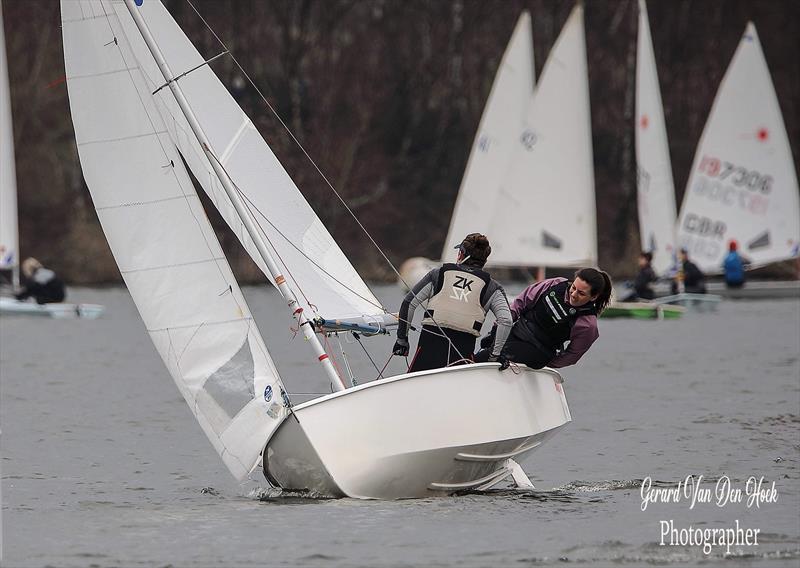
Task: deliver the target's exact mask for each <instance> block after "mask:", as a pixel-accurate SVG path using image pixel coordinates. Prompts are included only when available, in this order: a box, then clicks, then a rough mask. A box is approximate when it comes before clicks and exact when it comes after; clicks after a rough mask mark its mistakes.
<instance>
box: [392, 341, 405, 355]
mask: <svg viewBox="0 0 800 568" xmlns="http://www.w3.org/2000/svg"><path fill="white" fill-rule="evenodd" d="M392 354H393V355H400V357H407V356H408V338H407V337H398V338H397V341H395V342H394V347H393V348H392Z"/></svg>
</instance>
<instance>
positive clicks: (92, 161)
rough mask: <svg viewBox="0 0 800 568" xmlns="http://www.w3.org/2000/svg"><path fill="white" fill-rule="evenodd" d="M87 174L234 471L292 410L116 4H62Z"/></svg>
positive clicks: (178, 373)
mask: <svg viewBox="0 0 800 568" xmlns="http://www.w3.org/2000/svg"><path fill="white" fill-rule="evenodd" d="M61 11H62V24H63V36H64V61H65V67H66V74H67V87H68V91H69V100H70V108H71V111H72V119H73V123H74V126H75V138H76V141H77V145H78V153H79V156H80V161H81V166H82V168H83V174H84V177H85V179H86V183H87V185H88V187H89V190H90V192H91V195H92V199H93V201H94V205H95V208H96V209H97V215H98V217H99V219H100V223H101V224H102V226H103V230H104V231H105V234H106V237H107V239H108V242H109V245H110V246H111V250H112V253H113V254H114V258H115V259H116V261H117V264H118V266H119V269H120V272H121V273H122V276H123V278H124V279H125V283H126V285H127V287H128V290H129V291H130V293H131V296H132V297H133V300H134V302H135V303H136V306H137V308H138V310H139V313H140V315H141V317H142V320H143V321H144V324H145V326H146V328H147V332H148V333H149V334H150V337H151V339H152V341H153V343H154V344H155V346H156V349H157V350H158V352H159V354H160V355H161V357H162V359H163V360H164V363H165V364H166V366H167V368H168V369H169V371H170V373H171V375H172V377H173V378H174V379H175V383H176V384H177V385H178V388H179V389H180V391H181V394H182V395H183V396H184V398H185V399H186V401H187V403H188V404H189V406H190V407H191V409H192V412H193V413H194V414H195V416H196V417H197V420H198V422H199V423H200V425H201V426H202V427H203V430H204V431H205V433H206V435H207V436H208V438H209V439H210V440H211V442H212V444H213V445H214V447H215V448H216V450H217V452H218V453H219V454H220V456H221V457H222V459H223V461H224V463H225V464H226V465H227V467H228V468H229V469H230V471H231V473H232V474H233V475H234V477H236V478H237V479H239V480H242V479H245V478H246V477H247V476H248V474H249V472H250V471H251V470H252V469H253V468H254V467H255V466H257V465H258V463H259V459H260V452H261V450H262V447H263V444H264V441H265V440H266V439H267V438H268V437H269V435H270V434H271V432H272V431H273V430H274V429H275V428H276V426H277V425H278V424H279V423H280V422H281V420H282V418H283V417H284V416H285V414H286V412H287V411H286V408H285V406H284V403H283V396H282V395H283V388H282V385H281V381H280V379H279V377H278V373H277V370H276V369H275V366H274V364H273V362H272V360H271V358H270V355H269V353H268V352H267V349H266V347H265V346H264V343H263V341H262V339H261V336H260V335H259V333H258V330H257V329H256V326H255V323H254V322H253V319H252V317H251V315H250V311H249V309H248V307H247V304H246V303H245V300H244V298H243V296H242V293H241V291H240V290H239V287H238V285H237V283H236V281H235V280H234V277H233V274H232V273H231V270H230V267H229V266H228V263H227V261H226V260H225V258H224V256H223V253H222V250H221V248H220V245H219V243H218V241H217V239H216V236H215V235H214V231H213V230H212V228H211V226H210V224H209V222H208V219H207V218H206V216H205V213H204V211H203V208H202V206H201V203H200V200H199V198H198V195H197V193H196V192H195V190H194V188H193V186H192V183H191V181H190V178H189V175H188V172H187V171H186V170H185V168H184V166H183V164H182V162H181V158H180V155H179V154H178V151H177V149H176V148H175V145H174V144H173V143H172V141H171V140H170V137H169V136H168V134H167V131H166V127H165V125H164V123H163V121H162V120H161V117H160V115H159V113H158V111H157V109H156V107H155V104H154V101H153V98H152V96H151V94H150V91H149V86H148V85H147V84H146V81H144V80H143V77H142V74H141V69H140V68H139V67H138V65H137V62H136V60H135V59H134V58H133V56H132V52H131V50H130V46H129V45H128V42H127V40H126V37H125V34H124V33H123V31H122V28H121V26H120V22H119V18H118V15H117V14H116V13H115V12H114V9H113V8H112V6H111V3H110V2H108V1H103V2H101V1H100V0H81V1H75V0H62V2H61Z"/></svg>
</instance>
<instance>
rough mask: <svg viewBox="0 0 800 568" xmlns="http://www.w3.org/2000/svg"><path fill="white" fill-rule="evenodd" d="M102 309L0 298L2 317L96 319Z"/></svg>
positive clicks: (95, 306)
mask: <svg viewBox="0 0 800 568" xmlns="http://www.w3.org/2000/svg"><path fill="white" fill-rule="evenodd" d="M104 309H105V308H104V307H103V306H101V305H98V304H64V303H56V304H36V303H34V302H20V301H19V300H15V299H14V298H0V314H3V315H21V316H43V317H50V318H56V319H69V318H84V319H96V318H99V317H100V316H101V315H102V313H103V310H104Z"/></svg>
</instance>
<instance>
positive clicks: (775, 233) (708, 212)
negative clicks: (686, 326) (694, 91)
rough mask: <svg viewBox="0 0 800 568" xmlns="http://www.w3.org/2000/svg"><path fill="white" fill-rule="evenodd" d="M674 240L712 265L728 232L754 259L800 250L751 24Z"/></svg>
mask: <svg viewBox="0 0 800 568" xmlns="http://www.w3.org/2000/svg"><path fill="white" fill-rule="evenodd" d="M677 236H678V244H679V246H682V247H686V248H687V249H688V251H689V256H690V257H691V258H692V259H693V260H694V262H695V263H697V264H698V266H699V267H700V268H701V269H702V270H704V271H705V272H711V273H719V272H721V270H722V262H723V259H724V257H725V255H726V254H727V252H728V243H729V241H730V240H736V241H738V243H739V245H741V248H740V252H741V253H743V254H744V255H745V256H746V257H748V258H749V259H750V260H751V261H752V266H753V267H756V266H761V265H764V264H768V263H771V262H777V261H781V260H786V259H789V258H794V257H797V256H798V255H800V251H798V247H799V246H800V196H799V195H798V184H797V174H796V173H795V167H794V163H793V158H792V153H791V148H790V146H789V137H788V134H787V133H786V127H785V125H784V123H783V117H782V115H781V110H780V105H779V104H778V98H777V96H776V94H775V88H774V87H773V85H772V79H771V77H770V73H769V69H768V67H767V62H766V60H765V59H764V53H763V51H762V50H761V43H760V42H759V39H758V34H757V32H756V28H755V26H754V25H753V24H752V22H751V23H748V24H747V27H746V29H745V32H744V34H743V35H742V38H741V40H740V42H739V46H738V47H737V49H736V52H735V53H734V55H733V59H732V60H731V63H730V65H729V66H728V69H727V71H726V72H725V76H724V77H723V79H722V83H721V84H720V87H719V90H718V91H717V96H716V98H715V99H714V104H713V106H712V107H711V113H710V114H709V117H708V121H707V122H706V125H705V128H704V130H703V134H702V136H701V138H700V142H699V144H698V146H697V151H696V153H695V157H694V162H693V164H692V170H691V172H690V174H689V180H688V182H687V184H686V192H685V194H684V198H683V205H682V206H681V212H680V216H679V218H678V224H677Z"/></svg>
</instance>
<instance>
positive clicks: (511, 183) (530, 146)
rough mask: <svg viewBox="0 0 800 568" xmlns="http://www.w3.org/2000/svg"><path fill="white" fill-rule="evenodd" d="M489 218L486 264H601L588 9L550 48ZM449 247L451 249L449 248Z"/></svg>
mask: <svg viewBox="0 0 800 568" xmlns="http://www.w3.org/2000/svg"><path fill="white" fill-rule="evenodd" d="M517 132H518V135H517V136H516V137H515V147H514V150H513V155H512V157H511V159H510V161H509V162H508V168H507V171H506V172H505V175H504V176H503V178H502V179H503V182H502V185H501V187H500V190H499V192H498V194H497V197H496V199H495V201H497V203H498V206H497V208H496V209H495V211H494V213H493V215H492V216H491V217H490V219H489V225H488V228H487V233H486V234H487V235H489V237H490V240H491V243H492V255H491V256H490V257H489V262H488V264H489V265H491V266H504V267H530V266H540V267H545V266H550V267H579V266H593V265H596V263H597V229H596V226H597V221H596V213H595V211H596V207H595V197H594V163H593V160H592V130H591V118H590V110H589V79H588V73H587V65H586V45H585V40H584V30H583V6H582V5H581V4H578V5H576V6H575V8H574V9H573V10H572V13H571V14H570V16H569V19H568V20H567V22H566V24H565V25H564V29H563V30H562V31H561V34H560V35H559V37H558V39H557V40H556V43H555V45H554V46H553V48H552V50H551V52H550V55H549V57H548V58H547V62H546V63H545V66H544V70H543V71H542V76H541V78H540V80H539V82H538V84H537V86H536V90H535V92H534V95H533V98H532V99H531V100H530V101H529V103H528V108H527V111H526V114H525V118H524V121H523V124H522V128H521V129H519V130H518V131H517ZM448 244H449V243H448Z"/></svg>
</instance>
